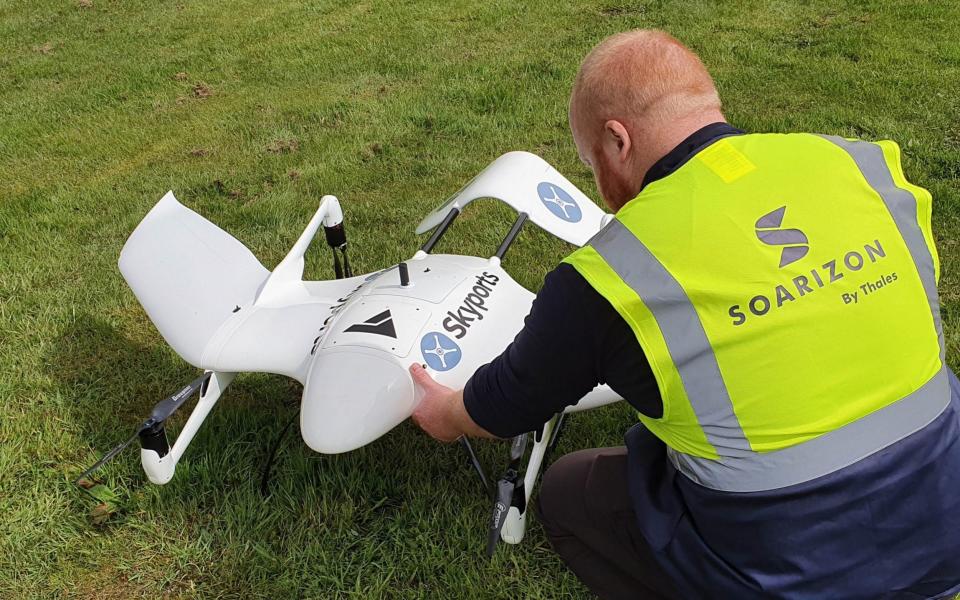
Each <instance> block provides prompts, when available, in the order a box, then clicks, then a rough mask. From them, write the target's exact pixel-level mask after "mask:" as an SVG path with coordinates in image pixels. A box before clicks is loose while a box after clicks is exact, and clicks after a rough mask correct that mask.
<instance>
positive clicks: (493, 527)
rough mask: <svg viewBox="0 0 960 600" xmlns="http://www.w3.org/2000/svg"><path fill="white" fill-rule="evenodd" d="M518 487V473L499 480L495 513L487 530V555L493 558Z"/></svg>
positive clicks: (494, 506)
mask: <svg viewBox="0 0 960 600" xmlns="http://www.w3.org/2000/svg"><path fill="white" fill-rule="evenodd" d="M516 487H517V482H516V473H514V474H513V477H512V478H511V477H510V476H509V475H508V476H507V477H505V478H503V479H501V480H500V481H498V482H497V497H496V501H495V502H494V504H493V514H492V515H491V519H490V529H489V531H487V557H488V558H492V557H493V553H494V552H495V551H496V549H497V543H498V542H499V541H500V531H501V530H502V529H503V524H504V522H505V521H506V520H507V511H509V510H510V504H511V503H512V502H513V490H514V488H516Z"/></svg>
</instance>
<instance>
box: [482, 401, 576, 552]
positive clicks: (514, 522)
mask: <svg viewBox="0 0 960 600" xmlns="http://www.w3.org/2000/svg"><path fill="white" fill-rule="evenodd" d="M563 421H564V414H563V413H561V414H558V415H555V416H554V417H553V418H552V419H550V420H549V421H547V422H546V423H544V425H543V427H541V428H540V430H539V431H537V432H535V433H534V443H533V448H532V449H531V451H530V458H529V459H528V460H527V468H526V469H525V470H524V471H523V474H522V475H521V473H520V471H519V468H520V462H521V460H522V459H523V455H524V453H525V450H526V446H527V438H528V437H529V436H530V434H528V433H524V434H522V435H519V436H517V437H515V438H513V441H512V442H511V444H510V464H509V465H508V466H507V471H506V473H504V475H503V477H501V478H500V480H499V481H497V485H496V488H495V494H496V496H495V497H494V504H493V513H492V515H491V518H490V528H489V530H488V532H487V556H488V557H492V556H493V554H494V552H496V549H497V543H498V542H499V541H500V540H503V541H504V542H506V543H508V544H519V543H520V542H521V541H522V540H523V536H524V534H525V533H526V530H527V507H528V506H529V505H530V496H531V495H532V493H533V488H534V486H535V485H536V483H537V479H538V478H539V477H540V471H541V469H542V468H543V465H544V463H546V461H547V458H548V457H549V454H550V451H551V450H552V449H553V447H554V446H555V445H556V442H557V438H558V437H559V435H560V430H561V428H562V426H563ZM521 477H522V478H521Z"/></svg>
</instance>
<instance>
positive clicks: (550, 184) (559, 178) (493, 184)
mask: <svg viewBox="0 0 960 600" xmlns="http://www.w3.org/2000/svg"><path fill="white" fill-rule="evenodd" d="M478 198H495V199H497V200H500V201H502V202H506V203H507V204H509V205H510V206H511V207H513V208H514V209H515V210H516V211H517V212H524V213H527V216H528V217H529V218H530V220H531V221H533V222H534V223H536V224H537V225H538V226H539V227H541V228H543V229H544V230H546V231H548V232H550V233H552V234H553V235H555V236H557V237H558V238H560V239H563V240H566V241H567V242H570V243H571V244H574V245H576V246H582V245H584V244H585V243H586V242H587V240H589V239H590V238H591V237H592V236H593V234H595V233H597V232H598V231H599V230H600V228H601V227H602V226H603V225H604V224H605V222H606V220H605V218H606V217H608V215H607V213H605V212H604V211H603V210H601V209H600V207H598V206H597V205H596V204H594V203H593V201H592V200H590V198H588V197H587V196H586V195H585V194H584V193H583V192H581V191H580V190H579V189H577V188H576V186H574V185H573V184H572V183H570V181H568V180H567V178H566V177H564V176H563V175H561V174H560V173H559V172H557V170H556V169H554V168H553V167H552V166H550V164H549V163H547V162H546V161H545V160H543V159H542V158H540V157H539V156H537V155H535V154H531V153H529V152H508V153H507V154H504V155H503V156H501V157H500V158H498V159H496V160H495V161H493V162H492V163H490V166H488V167H487V168H486V169H484V170H483V171H482V172H481V173H480V174H479V175H477V176H476V177H474V178H473V180H472V181H470V183H468V184H467V185H466V186H464V187H463V189H461V190H460V191H459V192H457V193H456V194H454V195H453V197H451V198H450V199H449V200H447V201H446V202H444V203H443V205H441V206H440V207H439V208H437V209H436V210H434V211H433V212H432V213H430V214H429V215H427V216H426V218H424V219H423V221H421V222H420V224H419V225H418V226H417V233H418V234H419V233H426V232H427V231H430V230H431V229H433V228H434V227H436V226H437V225H439V224H440V222H441V221H443V218H444V217H445V216H446V215H447V213H449V212H450V210H451V209H454V208H457V209H460V210H463V208H464V207H465V206H466V205H467V204H469V203H471V202H473V201H474V200H477V199H478Z"/></svg>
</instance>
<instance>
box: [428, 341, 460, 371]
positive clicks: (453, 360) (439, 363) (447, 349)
mask: <svg viewBox="0 0 960 600" xmlns="http://www.w3.org/2000/svg"><path fill="white" fill-rule="evenodd" d="M420 353H421V354H422V355H423V360H425V361H426V362H427V365H428V366H429V367H430V368H432V369H433V370H435V371H449V370H450V369H452V368H454V367H455V366H457V365H458V364H460V359H461V358H463V356H462V353H461V352H460V346H458V345H457V343H456V342H454V341H453V340H451V339H450V338H448V337H447V336H445V335H443V334H442V333H440V332H439V331H431V332H430V333H428V334H426V335H425V336H423V337H422V338H420Z"/></svg>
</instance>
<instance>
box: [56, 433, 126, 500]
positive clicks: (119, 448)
mask: <svg viewBox="0 0 960 600" xmlns="http://www.w3.org/2000/svg"><path fill="white" fill-rule="evenodd" d="M140 431H142V429H140V428H138V429H137V430H136V431H135V432H134V433H133V435H132V436H130V439H128V440H127V441H125V442H122V443H120V444H117V445H116V446H114V447H113V449H112V450H110V451H109V452H107V453H106V454H104V455H103V458H101V459H100V460H98V461H97V462H95V463H94V464H93V466H92V467H90V468H89V469H87V470H86V471H84V472H83V473H81V474H80V476H79V477H77V478H76V479H75V480H74V482H73V483H74V484H75V485H80V482H81V481H83V480H84V479H86V478H87V477H89V476H90V474H91V473H93V472H94V471H96V470H97V469H99V468H100V467H102V466H103V465H105V464H107V463H108V462H110V461H111V460H113V459H114V458H115V457H116V456H117V455H118V454H120V453H121V452H123V451H124V450H126V448H127V446H129V445H130V444H132V443H133V442H134V440H136V439H137V437H138V436H139V435H140ZM98 499H99V498H98Z"/></svg>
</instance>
